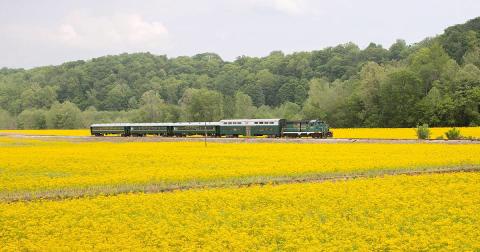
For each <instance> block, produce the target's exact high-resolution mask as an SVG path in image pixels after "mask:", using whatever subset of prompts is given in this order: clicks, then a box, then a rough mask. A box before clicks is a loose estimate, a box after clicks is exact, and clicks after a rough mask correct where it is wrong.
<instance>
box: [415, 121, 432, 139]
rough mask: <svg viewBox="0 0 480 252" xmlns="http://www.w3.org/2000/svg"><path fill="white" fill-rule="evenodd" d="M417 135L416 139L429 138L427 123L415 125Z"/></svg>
mask: <svg viewBox="0 0 480 252" xmlns="http://www.w3.org/2000/svg"><path fill="white" fill-rule="evenodd" d="M417 137H418V139H429V138H430V129H429V128H428V124H423V125H419V126H417Z"/></svg>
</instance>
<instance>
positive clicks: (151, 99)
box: [137, 90, 166, 122]
mask: <svg viewBox="0 0 480 252" xmlns="http://www.w3.org/2000/svg"><path fill="white" fill-rule="evenodd" d="M165 108H166V105H165V103H164V102H163V100H162V99H161V98H160V96H159V95H158V93H157V92H155V91H153V90H150V91H147V92H145V93H144V94H143V95H142V98H141V100H140V108H139V109H138V119H137V121H139V122H162V121H164V120H165Z"/></svg>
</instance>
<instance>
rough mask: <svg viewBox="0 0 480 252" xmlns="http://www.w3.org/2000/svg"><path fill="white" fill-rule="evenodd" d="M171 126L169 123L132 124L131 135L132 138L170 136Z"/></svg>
mask: <svg viewBox="0 0 480 252" xmlns="http://www.w3.org/2000/svg"><path fill="white" fill-rule="evenodd" d="M169 125H170V124H169V123H132V124H130V134H131V135H132V136H146V135H158V136H170V135H171V130H170V127H169Z"/></svg>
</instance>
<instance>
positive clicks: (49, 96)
mask: <svg viewBox="0 0 480 252" xmlns="http://www.w3.org/2000/svg"><path fill="white" fill-rule="evenodd" d="M21 99H22V107H23V108H50V106H51V105H52V104H53V103H54V102H55V101H57V93H56V91H55V88H53V87H51V86H45V87H43V88H42V87H40V85H38V84H33V85H32V86H31V87H30V88H28V89H26V90H25V91H23V92H22V96H21Z"/></svg>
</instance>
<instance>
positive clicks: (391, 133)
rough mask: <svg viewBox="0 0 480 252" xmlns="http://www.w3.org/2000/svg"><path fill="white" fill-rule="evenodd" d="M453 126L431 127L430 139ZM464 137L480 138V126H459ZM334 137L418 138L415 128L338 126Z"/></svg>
mask: <svg viewBox="0 0 480 252" xmlns="http://www.w3.org/2000/svg"><path fill="white" fill-rule="evenodd" d="M450 129H451V128H430V132H431V136H430V139H436V138H437V137H442V138H443V139H447V137H446V136H445V132H447V131H448V130H450ZM457 129H459V130H460V133H461V135H462V136H464V137H473V138H480V127H457ZM332 132H333V136H334V138H361V139H364V138H371V139H417V133H416V129H415V128H338V129H332Z"/></svg>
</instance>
